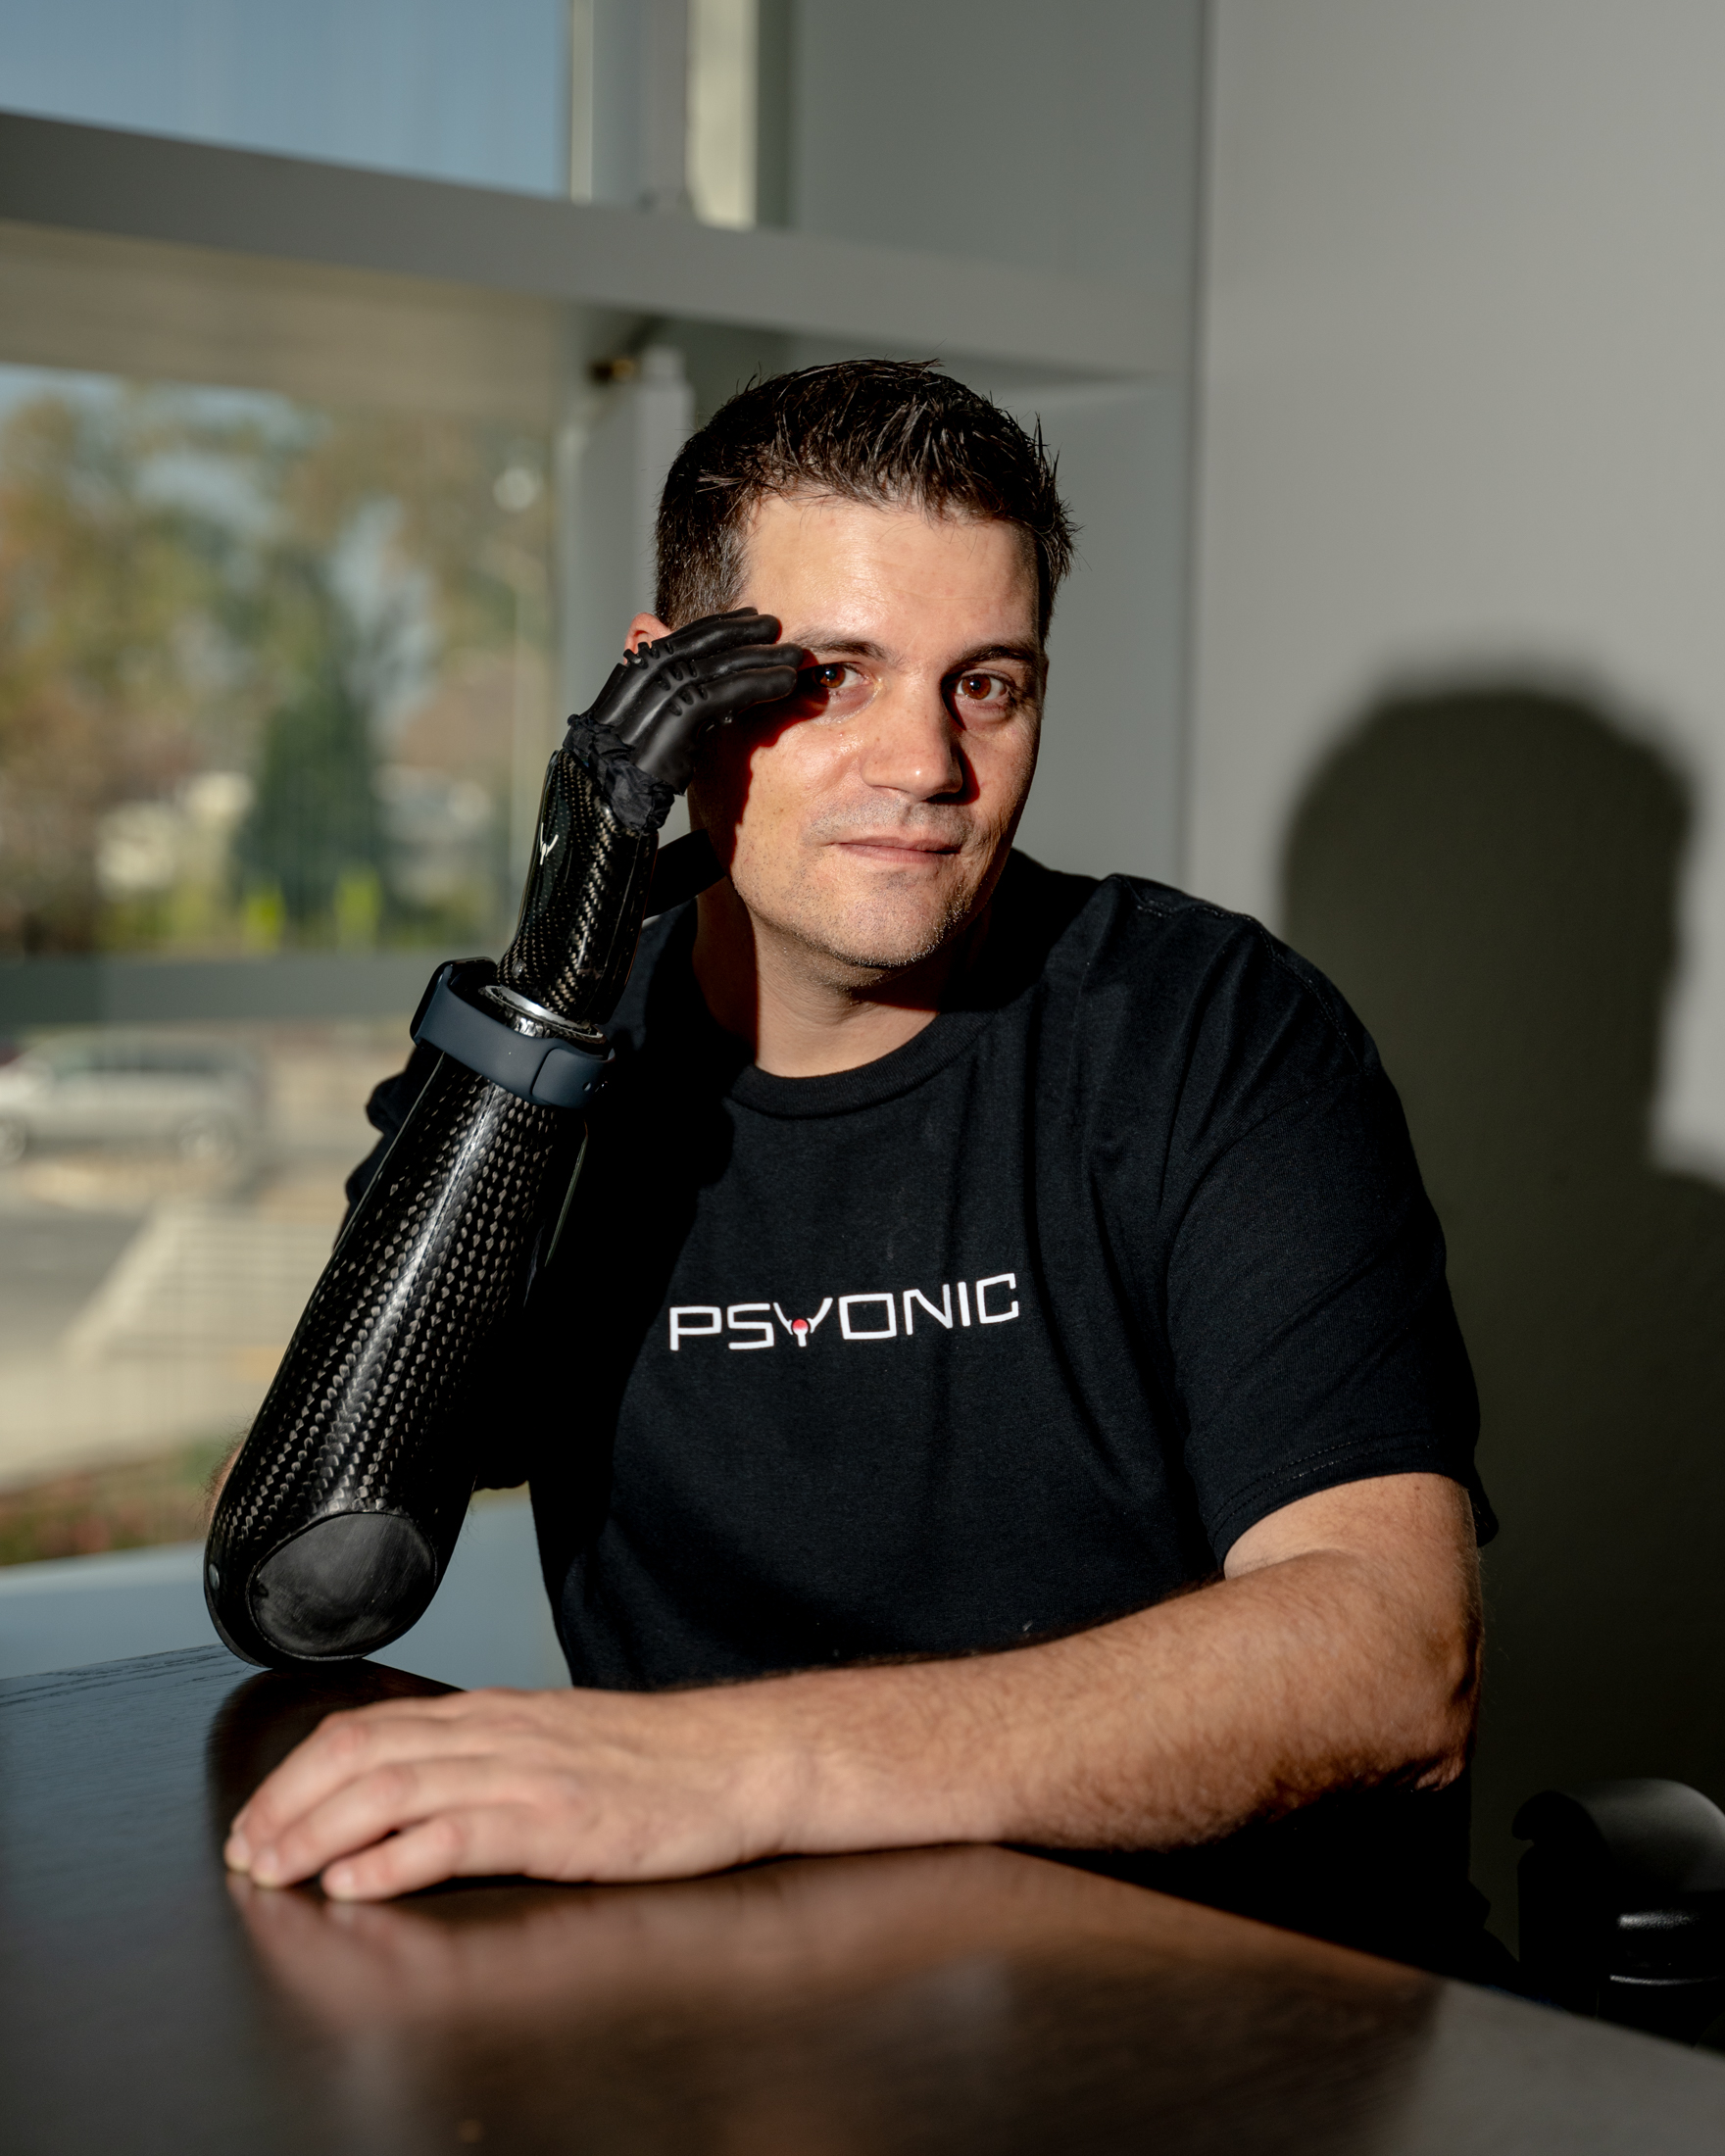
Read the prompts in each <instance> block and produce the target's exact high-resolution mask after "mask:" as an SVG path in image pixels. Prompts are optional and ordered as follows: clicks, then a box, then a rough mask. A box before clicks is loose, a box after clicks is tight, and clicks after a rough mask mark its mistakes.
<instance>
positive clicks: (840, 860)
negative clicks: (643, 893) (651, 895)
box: [689, 496, 1045, 972]
mask: <svg viewBox="0 0 1725 2156" xmlns="http://www.w3.org/2000/svg"><path fill="white" fill-rule="evenodd" d="M737 604H738V605H740V606H751V607H758V608H760V609H761V611H762V612H763V613H773V614H776V615H777V616H778V617H779V620H780V621H781V622H782V623H783V635H784V640H785V641H786V642H787V643H793V644H800V645H802V646H803V648H804V650H805V651H806V652H807V653H808V654H809V657H810V660H811V663H810V665H809V666H808V667H807V668H806V669H805V671H804V674H803V676H802V680H801V682H800V683H799V687H798V693H797V695H796V696H795V697H793V698H791V699H790V700H789V701H788V702H786V703H784V704H777V705H772V706H770V707H767V708H765V709H764V710H762V711H756V712H749V713H745V714H744V716H743V718H742V719H741V720H739V721H738V722H736V723H734V724H732V725H730V726H728V727H726V728H724V729H723V730H722V731H721V732H720V733H719V734H718V735H717V736H716V737H715V739H714V740H713V742H712V743H711V745H710V747H709V748H708V750H707V752H706V753H705V755H704V757H703V760H702V764H701V767H700V770H699V773H698V775H697V778H696V782H695V784H694V786H693V787H692V788H691V789H690V796H689V799H690V807H691V810H692V813H693V816H694V820H695V821H696V822H697V823H699V824H701V825H703V826H704V827H705V828H706V829H707V831H708V832H709V834H710V835H711V837H712V839H713V842H714V845H715V849H716V851H717V853H718V857H719V858H720V860H722V861H724V862H725V863H726V865H727V867H728V869H729V871H730V876H731V881H732V883H733V884H734V886H735V888H736V890H737V893H738V896H739V897H740V898H741V899H742V901H743V903H744V905H745V906H746V907H748V909H749V911H750V912H751V914H753V915H754V916H755V918H756V920H757V922H758V923H760V924H762V925H763V926H764V927H766V928H768V929H770V930H772V931H775V932H777V933H778V934H779V935H781V936H784V937H788V938H791V939H793V940H795V941H796V942H798V943H800V944H802V945H804V946H805V947H807V948H808V949H809V950H811V951H812V952H814V953H818V954H820V955H822V956H825V957H826V958H827V959H830V960H836V961H837V962H838V963H839V964H840V965H841V966H844V967H847V968H856V969H860V970H862V971H865V972H866V971H875V972H879V971H893V970H896V969H898V968H900V967H904V966H907V965H911V964H913V963H914V962H915V961H916V960H917V959H919V958H923V957H926V956H929V954H930V953H932V952H934V951H936V950H938V949H939V947H940V946H941V945H942V944H943V943H944V942H945V941H946V940H947V939H948V938H949V937H950V936H952V935H953V934H954V933H955V932H956V931H957V930H958V929H960V928H961V927H962V926H963V925H964V924H965V923H967V922H968V921H970V920H971V919H973V918H974V917H975V915H976V913H977V912H978V911H979V909H980V908H981V907H982V906H983V905H984V904H985V903H986V901H987V898H988V895H989V893H990V892H991V891H992V889H993V887H994V884H995V881H996V879H997V877H998V876H999V873H1000V870H1001V869H1002V867H1004V865H1005V863H1006V858H1007V854H1008V852H1009V850H1010V846H1011V841H1012V833H1013V831H1014V830H1015V828H1016V827H1017V822H1018V817H1019V815H1020V813H1021V811H1022V809H1023V807H1024V798H1025V795H1026V794H1027V792H1028V791H1029V787H1030V780H1031V776H1032V773H1033V772H1034V770H1035V768H1036V750H1037V738H1038V732H1039V728H1040V723H1041V711H1042V692H1043V682H1044V675H1045V665H1044V661H1043V655H1042V652H1041V648H1040V645H1039V643H1038V639H1037V633H1036V576H1035V569H1034V564H1033V562H1032V558H1031V554H1030V549H1029V545H1028V543H1027V542H1026V540H1025V539H1024V537H1023V535H1022V534H1021V533H1020V532H1019V531H1017V530H1016V529H1015V528H1014V527H1013V526H1011V525H1009V524H1004V523H999V522H995V521H983V520H979V519H975V518H968V517H963V518H961V517H954V516H945V517H931V516H928V515H924V514H923V513H922V512H921V511H920V510H916V509H876V508H872V507H867V506H865V505H862V504H860V503H856V502H842V501H833V500H830V499H827V498H816V497H808V496H796V497H793V498H791V499H788V500H768V501H766V502H764V503H763V504H762V505H761V507H760V509H759V511H758V512H757V515H756V517H755V520H754V523H753V525H752V527H751V530H750V537H749V547H748V554H747V564H746V569H745V574H744V578H743V584H742V589H741V591H740V592H739V594H738V596H737Z"/></svg>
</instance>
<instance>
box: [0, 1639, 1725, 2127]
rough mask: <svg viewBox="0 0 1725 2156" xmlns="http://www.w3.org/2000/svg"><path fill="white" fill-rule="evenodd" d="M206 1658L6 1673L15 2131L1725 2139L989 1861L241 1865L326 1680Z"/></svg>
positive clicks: (1241, 1935) (1693, 2099)
mask: <svg viewBox="0 0 1725 2156" xmlns="http://www.w3.org/2000/svg"><path fill="white" fill-rule="evenodd" d="M428 1689H434V1688H427V1687H424V1686H422V1685H421V1684H420V1683H419V1680H417V1679H413V1678H404V1677H399V1676H396V1675H395V1674H394V1673H392V1672H389V1671H387V1670H381V1669H377V1668H374V1667H371V1666H370V1665H362V1666H361V1667H360V1668H359V1669H358V1670H356V1671H353V1672H350V1673H347V1674H346V1676H345V1677H342V1678H337V1679H336V1680H334V1681H331V1682H323V1681H318V1682H315V1683H314V1682H308V1681H303V1680H300V1679H295V1678H288V1677H276V1676H260V1675H258V1674H257V1673H256V1672H254V1671H250V1670H247V1669H245V1668H243V1667H242V1666H241V1665H240V1664H238V1663H237V1662H234V1661H233V1660H231V1659H230V1658H229V1657H228V1655H226V1654H225V1653H224V1652H222V1650H221V1649H220V1648H211V1649H208V1650H199V1651H196V1652H193V1653H188V1654H169V1655H159V1656H154V1657H150V1658H148V1659H145V1660H141V1661H135V1662H112V1663H107V1664H104V1665H103V1666H101V1667H99V1668H95V1669H87V1670H76V1671H73V1672H70V1673H68V1674H66V1675H64V1676H58V1677H39V1678H25V1679H21V1680H15V1681H14V1682H12V1683H10V1684H7V1685H4V1686H0V1746H3V1752H0V1777H3V1785H0V1786H3V1792H4V1793H3V1798H0V1864H3V1865H4V1875H3V1877H4V1903H3V1906H0V2145H3V2146H4V2147H5V2148H6V2149H7V2150H9V2151H11V2152H12V2156H25V2152H26V2151H27V2152H29V2156H35V2152H37V2151H44V2152H46V2151H53V2152H54V2156H81V2152H83V2151H86V2150H87V2151H91V2152H94V2151H102V2152H103V2156H109V2152H114V2151H133V2150H136V2151H154V2150H162V2151H164V2152H168V2151H172V2152H173V2156H195V2152H198V2151H203V2150H221V2151H222V2152H223V2156H268V2152H270V2151H274V2150H295V2151H298V2150H312V2151H319V2152H325V2151H327V2152H336V2151H346V2150H353V2151H356V2152H358V2151H364V2152H366V2156H393V2152H395V2151H403V2152H407V2151H414V2152H418V2151H420V2150H458V2149H461V2148H463V2147H468V2146H479V2145H482V2146H484V2147H485V2148H487V2149H498V2150H517V2149H521V2150H540V2149H547V2150H549V2149H556V2150H560V2151H565V2150H567V2151H580V2152H595V2156H611V2152H613V2151H616V2152H618V2156H621V2152H623V2151H627V2152H628V2156H670V2152H673V2151H674V2152H683V2151H713V2152H715V2156H719V2152H722V2156H780V2152H783V2156H862V2152H869V2156H874V2152H894V2156H896V2152H899V2151H912V2150H914V2151H924V2150H926V2151H930V2152H932V2151H936V2150H938V2151H941V2152H942V2156H955V2152H956V2156H962V2152H966V2151H970V2150H978V2151H981V2150H986V2151H989V2152H990V2156H997V2152H999V2156H1010V2152H1014V2151H1020V2150H1022V2151H1025V2152H1031V2151H1034V2152H1036V2156H1045V2152H1050V2151H1060V2152H1062V2156H1064V2152H1067V2151H1074V2152H1076V2151H1091V2150H1121V2151H1125V2150H1133V2151H1150V2150H1153V2149H1154V2150H1157V2151H1176V2150H1187V2149H1194V2150H1197V2149H1203V2150H1215V2151H1227V2152H1230V2156H1233V2152H1257V2151H1271V2150H1295V2149H1298V2150H1314V2151H1325V2152H1328V2151H1344V2150H1346V2151H1360V2152H1364V2151H1378V2150H1383V2151H1391V2150H1394V2151H1420V2152H1430V2156H1439V2152H1443V2156H1451V2152H1454V2151H1466V2150H1491V2151H1513V2150H1524V2149H1525V2150H1530V2151H1532V2150H1539V2151H1541V2152H1542V2156H1544V2152H1547V2151H1554V2150H1561V2151H1563V2152H1565V2156H1588V2152H1592V2151H1597V2150H1622V2151H1625V2152H1628V2151H1635V2152H1637V2156H1642V2152H1646V2151H1651V2150H1667V2149H1669V2150H1690V2149H1694V2150H1698V2151H1699V2150H1702V2149H1705V2150H1707V2151H1710V2152H1717V2151H1719V2150H1721V2149H1725V2061H1719V2060H1716V2059H1712V2058H1703V2057H1697V2056H1693V2055H1691V2054H1689V2053H1687V2052H1683V2051H1679V2050H1676V2049H1674V2048H1672V2047H1670V2046H1667V2045H1664V2044H1660V2043H1657V2042H1654V2041H1653V2040H1652V2039H1651V2038H1647V2037H1641V2036H1634V2035H1629V2034H1623V2033H1621V2032H1619V2031H1615V2030H1608V2029H1601V2028H1598V2027H1595V2026H1593V2025H1591V2024H1587V2023H1582V2022H1573V2021H1570V2020H1567V2019H1566V2018H1564V2017H1562V2016H1560V2015H1557V2014H1554V2013H1549V2012H1547V2011H1545V2010H1544V2009H1541V2008H1537V2007H1531V2006H1526V2005H1522V2004H1520V2003H1518V2002H1516V2001H1513V2000H1510V1999H1506V1998H1502V1997H1498V1996H1494V1995H1493V1994H1490V1993H1487V1992H1482V1991H1474V1990H1470V1989H1469V1988H1467V1987H1466V1986H1463V1985H1446V1984H1440V1983H1437V1982H1435V1981H1433V1980H1431V1979H1428V1978H1425V1977H1421V1976H1417V1975H1414V1974H1413V1973H1411V1972H1409V1971H1407V1970H1403V1969H1396V1968H1392V1967H1390V1966H1389V1965H1388V1964H1385V1963H1381V1962H1374V1961H1369V1960H1365V1959H1363V1958H1362V1957H1360V1956H1358V1955H1354V1954H1347V1953H1343V1952H1341V1951H1340V1950H1338V1949H1334V1948H1330V1947H1326V1946H1321V1945H1317V1944H1314V1943H1312V1942H1310V1941H1307V1940H1304V1939H1298V1938H1293V1937H1290V1936H1286V1935H1283V1934H1280V1933H1275V1932H1270V1931H1266V1930H1263V1929H1260V1928H1259V1927H1257V1926H1256V1925H1252V1924H1246V1923H1242V1922H1239V1921H1237V1920H1236V1919H1233V1918H1229V1917H1222V1916H1217V1915H1215V1914H1213V1913H1212V1912H1210V1911H1208V1910H1204V1909H1196V1908H1192V1907H1189V1906H1187V1905H1186V1904H1183V1903H1180V1902H1176V1901H1169V1900H1166V1899H1163V1898H1162V1897H1161V1896H1159V1895H1156V1894H1149V1893H1143V1892H1140V1891H1138V1890H1137V1889H1136V1888H1133V1887H1122V1886H1117V1885H1115V1884H1114V1883H1113V1882H1111V1881H1109V1880H1102V1879H1095V1878H1091V1877H1089V1876H1087V1875H1085V1874H1082V1873H1078V1872H1073V1871H1068V1870H1066V1869H1064V1868H1063V1867H1061V1866H1059V1865H1054V1864H1048V1863H1043V1862H1039V1861H1037V1860H1035V1859H1033V1858H1030V1857H1024V1856H1016V1855H1012V1854H1010V1853H1009V1852H1007V1851H1005V1850H1001V1849H928V1850H912V1851H908V1852H904V1853H900V1854H891V1855H882V1856H861V1857H840V1858H827V1859H809V1860H804V1861H800V1862H795V1863H781V1864H769V1865H763V1866H760V1867H758V1868H757V1869H754V1870H752V1871H748V1872H741V1873H732V1874H729V1875H727V1876H725V1877H723V1878H719V1879H711V1880H697V1881H691V1882H687V1883H683V1884H677V1885H671V1886H663V1887H535V1886H530V1885H525V1884H514V1883H507V1882H506V1883H499V1884H487V1885H477V1886H465V1887H453V1888H448V1889H444V1890H441V1891H438V1892H434V1893H430V1894H423V1895H419V1896H418V1897H416V1898H415V1899H414V1900H413V1901H411V1902H407V1903H398V1904H393V1905H390V1906H387V1907H373V1908H340V1907H336V1906H335V1905H333V1904H330V1903H327V1902H325V1901H323V1900H322V1899H321V1897H320V1895H318V1894H317V1893H316V1892H315V1891H314V1890H309V1889H298V1890H295V1891H291V1892H286V1893H274V1894H270V1893H264V1892H261V1891H259V1890H257V1889H255V1888H252V1887H249V1886H248V1885H246V1884H244V1883H241V1882H230V1881H228V1880H227V1879H226V1878H225V1877H224V1875H223V1873H222V1865H221V1861H220V1858H219V1856H218V1853H217V1852H218V1846H219V1844H220V1841H221V1838H222V1826H223V1823H224V1822H225V1820H226V1819H227V1818H228V1816H229V1815H230V1813H231V1812H232V1811H233V1809H234V1808H235V1806H236V1805H237V1803H238V1802H239V1800H240V1798H241V1797H242V1796H243V1795H244V1794H245V1793H246V1792H247V1791H248V1790H249V1789H251V1788H252V1786H253V1785H254V1784H255V1782H256V1780H257V1779H258V1777H259V1775H260V1774H261V1773H262V1772H263V1771H264V1770H265V1769H266V1768H267V1767H268V1766H269V1765H270V1764H271V1762H272V1761H273V1760H274V1759H275V1758H277V1757H279V1756H280V1755H281V1753H282V1752H283V1751H284V1750H285V1749H286V1748H287V1746H288V1745H289V1744H290V1743H291V1742H293V1741H294V1740H296V1739H297V1738H298V1737H299V1736H300V1735H301V1734H303V1733H304V1731H305V1730H307V1729H308V1728H310V1727H311V1726H312V1725H313V1723H314V1722H315V1721H316V1720H317V1719H318V1717H319V1715H320V1714H321V1713H323V1712H324V1711H326V1710H327V1708H328V1707H329V1706H331V1705H333V1704H338V1703H341V1702H343V1701H353V1700H356V1699H360V1698H365V1697H375V1696H379V1695H380V1694H381V1693H383V1692H384V1691H423V1690H428Z"/></svg>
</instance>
